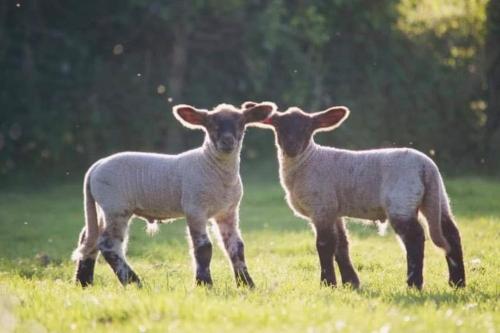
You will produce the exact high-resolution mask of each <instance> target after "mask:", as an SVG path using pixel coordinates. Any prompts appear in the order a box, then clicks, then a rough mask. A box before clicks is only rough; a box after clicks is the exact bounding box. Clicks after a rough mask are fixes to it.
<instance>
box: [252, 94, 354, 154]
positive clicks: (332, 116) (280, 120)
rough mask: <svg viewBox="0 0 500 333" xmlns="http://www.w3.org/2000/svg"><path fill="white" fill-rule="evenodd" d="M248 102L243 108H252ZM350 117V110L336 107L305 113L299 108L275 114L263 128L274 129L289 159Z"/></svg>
mask: <svg viewBox="0 0 500 333" xmlns="http://www.w3.org/2000/svg"><path fill="white" fill-rule="evenodd" d="M251 105H252V102H246V103H244V104H243V106H251ZM348 116H349V109H348V108H346V107H344V106H334V107H331V108H328V109H326V110H324V111H321V112H316V113H305V112H304V111H302V110H301V109H299V108H297V107H292V108H289V109H288V110H286V111H285V112H275V113H273V114H272V115H271V116H270V117H268V118H267V119H266V120H264V121H262V122H261V124H262V125H263V126H262V127H269V128H271V129H273V131H274V133H275V136H276V143H277V144H278V146H279V148H280V149H281V150H282V152H283V153H284V154H285V155H286V156H288V157H296V156H298V155H300V154H301V153H302V152H303V151H304V150H305V149H306V148H307V146H308V145H309V143H310V142H311V140H312V137H313V136H314V134H315V133H316V132H320V131H330V130H333V129H334V128H336V127H338V126H339V125H340V124H341V123H342V122H343V121H344V120H345V119H346V118H347V117H348Z"/></svg>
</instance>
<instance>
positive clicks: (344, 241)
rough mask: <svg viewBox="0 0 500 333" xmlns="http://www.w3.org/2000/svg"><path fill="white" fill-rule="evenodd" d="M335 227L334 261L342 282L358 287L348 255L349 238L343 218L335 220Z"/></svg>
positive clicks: (354, 271)
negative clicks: (335, 247)
mask: <svg viewBox="0 0 500 333" xmlns="http://www.w3.org/2000/svg"><path fill="white" fill-rule="evenodd" d="M336 228H337V249H336V251H335V261H336V262H337V265H338V266H339V271H340V276H341V277H342V283H343V284H350V285H351V286H352V287H354V288H358V287H359V278H358V274H357V273H356V270H355V269H354V267H353V265H352V262H351V257H350V255H349V239H348V236H347V230H346V229H345V223H344V220H343V219H338V220H337V222H336Z"/></svg>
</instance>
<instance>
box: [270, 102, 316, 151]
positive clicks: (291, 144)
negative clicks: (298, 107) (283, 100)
mask: <svg viewBox="0 0 500 333" xmlns="http://www.w3.org/2000/svg"><path fill="white" fill-rule="evenodd" d="M272 125H273V127H274V132H275V133H276V140H277V142H278V145H279V146H280V148H281V150H282V151H283V152H284V153H285V154H286V155H287V156H288V157H295V156H297V155H299V154H300V153H302V152H303V151H304V150H305V149H306V148H307V145H308V144H309V142H310V141H311V137H312V134H313V126H312V125H313V124H312V119H311V117H310V116H308V115H306V114H304V113H301V112H299V111H292V112H286V113H281V114H276V115H275V116H273V118H272Z"/></svg>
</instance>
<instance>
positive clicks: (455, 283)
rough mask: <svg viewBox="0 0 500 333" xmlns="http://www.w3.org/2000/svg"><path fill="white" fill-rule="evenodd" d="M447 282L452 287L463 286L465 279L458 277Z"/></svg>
mask: <svg viewBox="0 0 500 333" xmlns="http://www.w3.org/2000/svg"><path fill="white" fill-rule="evenodd" d="M448 284H449V285H450V287H452V288H465V286H466V284H465V279H458V280H449V281H448Z"/></svg>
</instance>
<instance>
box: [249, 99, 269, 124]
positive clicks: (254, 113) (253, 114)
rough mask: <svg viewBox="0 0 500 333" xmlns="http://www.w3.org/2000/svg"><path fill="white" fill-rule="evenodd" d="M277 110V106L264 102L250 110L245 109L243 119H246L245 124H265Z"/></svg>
mask: <svg viewBox="0 0 500 333" xmlns="http://www.w3.org/2000/svg"><path fill="white" fill-rule="evenodd" d="M247 103H248V102H247ZM244 104H245V103H244ZM276 109H277V106H276V104H274V103H272V102H263V103H259V104H256V105H254V106H251V107H250V108H248V109H244V110H243V117H244V119H245V124H251V123H262V122H265V121H266V120H267V119H268V118H269V117H271V115H272V114H273V113H274V111H276Z"/></svg>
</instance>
